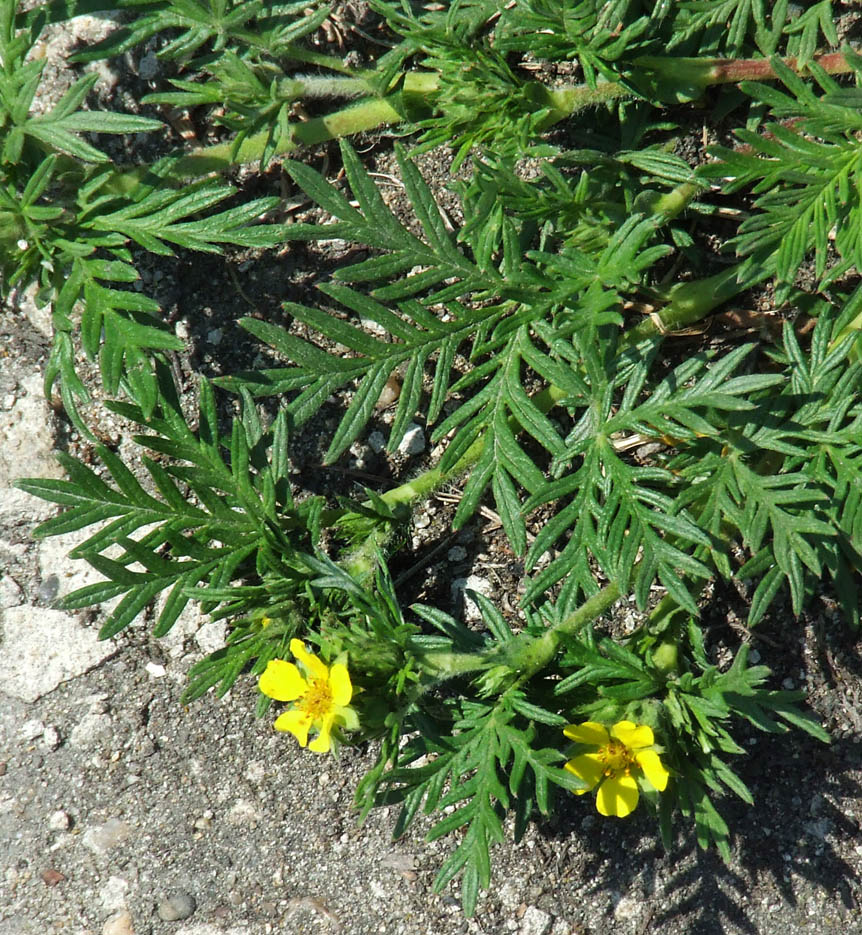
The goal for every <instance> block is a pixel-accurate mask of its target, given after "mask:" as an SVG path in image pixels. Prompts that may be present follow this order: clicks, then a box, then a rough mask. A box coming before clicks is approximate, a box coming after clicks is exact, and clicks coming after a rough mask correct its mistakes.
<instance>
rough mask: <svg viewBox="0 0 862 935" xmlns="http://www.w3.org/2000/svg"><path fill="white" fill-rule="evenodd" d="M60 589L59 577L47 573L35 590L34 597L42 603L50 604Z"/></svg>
mask: <svg viewBox="0 0 862 935" xmlns="http://www.w3.org/2000/svg"><path fill="white" fill-rule="evenodd" d="M59 591H60V579H59V578H58V577H57V576H56V575H48V577H47V578H45V580H44V581H43V582H42V583H41V584H40V585H39V587H38V589H37V590H36V597H38V599H39V600H40V601H42V603H43V604H50V603H51V601H53V600H54V598H55V597H56V596H57V594H58V593H59Z"/></svg>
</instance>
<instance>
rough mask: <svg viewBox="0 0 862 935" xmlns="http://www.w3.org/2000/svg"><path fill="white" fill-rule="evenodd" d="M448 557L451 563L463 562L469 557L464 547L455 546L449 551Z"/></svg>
mask: <svg viewBox="0 0 862 935" xmlns="http://www.w3.org/2000/svg"><path fill="white" fill-rule="evenodd" d="M446 556H447V558H448V559H449V561H450V562H463V561H464V559H465V558H466V557H467V550H466V549H465V548H464V546H463V545H455V546H452V548H451V549H449V551H448V552H447V553H446Z"/></svg>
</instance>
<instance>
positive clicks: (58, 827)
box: [48, 808, 72, 831]
mask: <svg viewBox="0 0 862 935" xmlns="http://www.w3.org/2000/svg"><path fill="white" fill-rule="evenodd" d="M71 824H72V819H71V818H70V817H69V814H68V812H64V811H63V809H62V808H58V809H57V811H56V812H51V814H50V816H49V817H48V827H49V828H50V829H51V830H52V831H67V830H68V829H69V828H70V827H71Z"/></svg>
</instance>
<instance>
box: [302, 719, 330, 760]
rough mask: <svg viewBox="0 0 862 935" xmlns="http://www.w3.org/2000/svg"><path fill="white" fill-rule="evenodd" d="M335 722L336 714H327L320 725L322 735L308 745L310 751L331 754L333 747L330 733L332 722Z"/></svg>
mask: <svg viewBox="0 0 862 935" xmlns="http://www.w3.org/2000/svg"><path fill="white" fill-rule="evenodd" d="M334 720H335V715H334V714H327V715H326V717H325V718H324V719H323V722H322V723H321V725H320V733H319V734H318V735H317V736H316V737H315V738H314V740H312V741H311V743H310V744H309V745H308V749H309V750H314V752H315V753H329V750H330V748H331V747H332V740H331V739H330V736H329V732H330V731H331V730H332V722H333V721H334Z"/></svg>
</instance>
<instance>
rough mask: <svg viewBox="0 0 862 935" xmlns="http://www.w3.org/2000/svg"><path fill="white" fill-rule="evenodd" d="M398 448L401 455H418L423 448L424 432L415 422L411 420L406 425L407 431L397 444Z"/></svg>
mask: <svg viewBox="0 0 862 935" xmlns="http://www.w3.org/2000/svg"><path fill="white" fill-rule="evenodd" d="M398 450H399V451H400V452H401V454H403V455H418V454H421V453H422V452H423V451H424V450H425V433H424V432H423V431H422V428H421V427H420V426H418V425H416V423H415V422H411V423H410V425H408V426H407V431H406V432H405V433H404V437H403V438H402V439H401V443H400V444H399V445H398Z"/></svg>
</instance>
